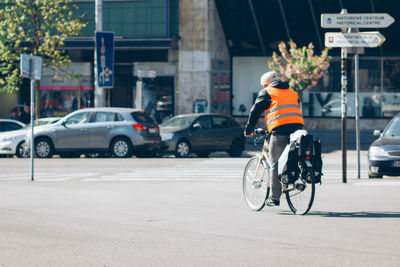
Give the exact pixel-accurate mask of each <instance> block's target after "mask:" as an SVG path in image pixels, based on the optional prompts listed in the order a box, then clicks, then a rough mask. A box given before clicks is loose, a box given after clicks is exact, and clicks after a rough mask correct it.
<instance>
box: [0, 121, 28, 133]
mask: <svg viewBox="0 0 400 267" xmlns="http://www.w3.org/2000/svg"><path fill="white" fill-rule="evenodd" d="M24 126H25V123H22V122H20V121H17V120H9V119H0V133H1V132H8V131H15V130H19V129H21V128H22V127H24Z"/></svg>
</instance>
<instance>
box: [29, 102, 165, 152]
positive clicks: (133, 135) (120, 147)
mask: <svg viewBox="0 0 400 267" xmlns="http://www.w3.org/2000/svg"><path fill="white" fill-rule="evenodd" d="M34 134H35V153H36V155H37V156H38V157H41V158H48V157H51V156H52V155H53V154H60V155H63V154H66V153H75V154H78V155H79V154H81V153H111V154H112V155H113V156H114V157H117V158H124V157H130V156H132V155H133V154H135V155H138V156H142V155H147V154H151V153H152V152H154V151H158V150H159V149H160V147H161V138H160V134H159V126H158V124H157V123H156V122H154V121H153V120H152V119H151V118H150V117H149V116H148V115H147V114H146V113H144V112H143V111H141V110H136V109H129V108H87V109H82V110H78V111H75V112H72V113H71V114H69V115H67V116H66V117H64V118H63V119H61V120H60V121H58V122H57V123H55V124H51V125H45V126H41V127H37V128H35V131H34ZM28 136H29V135H28Z"/></svg>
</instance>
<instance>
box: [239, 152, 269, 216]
mask: <svg viewBox="0 0 400 267" xmlns="http://www.w3.org/2000/svg"><path fill="white" fill-rule="evenodd" d="M258 161H259V157H257V156H256V157H253V158H251V159H250V160H249V162H248V163H247V165H246V168H245V170H244V174H243V194H244V198H245V199H246V202H247V205H248V206H249V207H250V209H252V210H255V211H259V210H262V208H264V206H265V200H266V199H267V197H268V194H269V171H268V170H269V167H268V164H267V163H266V162H265V161H261V163H260V164H261V165H260V166H259V168H258V171H257V165H258ZM256 172H257V173H256Z"/></svg>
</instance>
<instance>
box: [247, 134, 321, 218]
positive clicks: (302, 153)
mask: <svg viewBox="0 0 400 267" xmlns="http://www.w3.org/2000/svg"><path fill="white" fill-rule="evenodd" d="M254 133H255V134H256V138H255V143H256V144H257V142H258V141H260V140H261V139H264V137H266V138H265V140H264V145H263V148H262V152H261V154H260V155H257V156H254V157H252V158H251V159H250V160H249V162H248V163H247V165H246V168H245V170H244V174H243V193H244V197H245V199H246V202H247V204H248V206H249V207H250V209H252V210H254V211H260V210H262V209H263V208H264V206H265V201H266V200H267V198H268V196H269V194H270V188H271V186H270V185H271V179H270V177H269V175H270V173H269V164H268V162H269V159H268V141H269V135H268V134H267V133H266V131H265V130H263V129H256V130H255V131H254ZM257 135H258V136H257ZM260 136H261V138H260ZM313 163H314V166H313ZM321 170H322V159H321V142H320V141H319V139H317V141H313V137H312V135H309V134H308V133H307V131H306V130H297V131H296V132H294V133H293V134H291V136H290V141H289V143H288V145H287V146H286V147H285V149H284V151H283V152H282V155H281V157H280V158H279V163H278V175H279V179H280V182H281V185H282V195H284V196H285V197H286V200H287V203H288V205H289V208H290V210H291V211H292V212H293V213H294V214H298V215H305V214H307V212H308V211H309V210H310V209H311V207H312V204H313V202H314V197H315V183H316V182H319V183H321V175H322V173H321Z"/></svg>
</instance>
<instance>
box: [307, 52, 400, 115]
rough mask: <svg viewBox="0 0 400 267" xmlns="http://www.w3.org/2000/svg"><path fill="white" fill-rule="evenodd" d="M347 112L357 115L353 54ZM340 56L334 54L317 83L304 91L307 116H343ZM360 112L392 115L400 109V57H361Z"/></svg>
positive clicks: (362, 113) (350, 57)
mask: <svg viewBox="0 0 400 267" xmlns="http://www.w3.org/2000/svg"><path fill="white" fill-rule="evenodd" d="M347 71H348V94H347V103H348V110H347V114H348V116H349V117H354V116H355V89H354V82H355V76H354V75H355V69H354V58H353V57H352V56H351V55H349V58H348V65H347ZM340 92H341V82H340V58H333V59H332V62H331V65H330V67H329V69H328V73H327V74H326V75H325V76H324V77H323V78H322V79H321V80H320V81H319V83H318V85H317V86H315V87H313V88H310V89H309V90H308V91H306V92H304V93H303V111H304V114H305V116H311V117H313V116H317V117H320V116H321V117H340V114H341V93H340ZM359 109H360V110H359V114H360V116H361V117H363V118H380V117H392V116H393V115H395V114H397V113H398V112H400V58H395V57H393V58H390V57H385V58H380V57H377V58H371V57H369V58H362V56H360V60H359Z"/></svg>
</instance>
